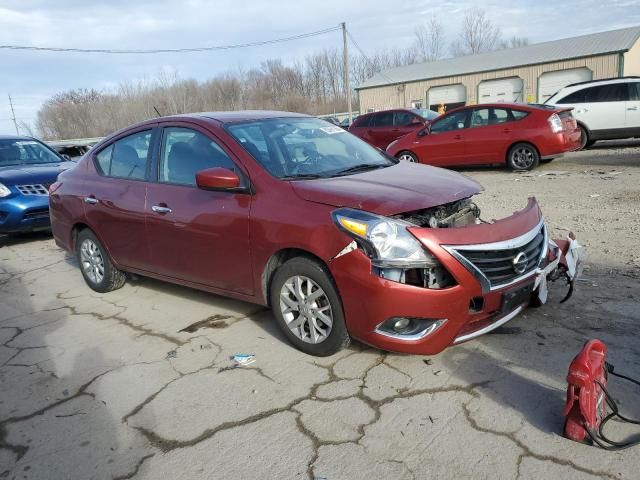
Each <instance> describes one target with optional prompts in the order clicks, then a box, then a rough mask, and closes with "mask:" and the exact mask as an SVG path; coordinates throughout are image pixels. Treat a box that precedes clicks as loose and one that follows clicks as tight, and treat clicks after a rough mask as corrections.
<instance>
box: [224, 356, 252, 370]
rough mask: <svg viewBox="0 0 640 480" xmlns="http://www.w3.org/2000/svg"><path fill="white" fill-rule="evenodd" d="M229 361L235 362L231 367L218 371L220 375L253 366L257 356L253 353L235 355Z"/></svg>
mask: <svg viewBox="0 0 640 480" xmlns="http://www.w3.org/2000/svg"><path fill="white" fill-rule="evenodd" d="M229 360H231V361H232V362H233V363H232V365H229V366H228V367H222V368H221V369H219V370H218V373H220V372H226V371H227V370H233V369H236V368H240V367H246V366H247V365H251V364H252V363H254V362H255V361H256V356H255V355H254V354H253V353H236V354H235V355H231V356H230V357H229Z"/></svg>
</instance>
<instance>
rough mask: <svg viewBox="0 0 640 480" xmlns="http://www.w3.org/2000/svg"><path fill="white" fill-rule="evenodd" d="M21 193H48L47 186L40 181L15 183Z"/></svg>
mask: <svg viewBox="0 0 640 480" xmlns="http://www.w3.org/2000/svg"><path fill="white" fill-rule="evenodd" d="M16 188H17V189H18V191H19V192H20V193H21V194H22V195H49V186H48V185H45V184H42V183H34V184H30V185H16Z"/></svg>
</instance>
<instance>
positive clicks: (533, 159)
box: [507, 142, 540, 170]
mask: <svg viewBox="0 0 640 480" xmlns="http://www.w3.org/2000/svg"><path fill="white" fill-rule="evenodd" d="M538 163H540V154H539V153H538V150H536V148H535V147H534V146H533V145H531V144H530V143H524V142H522V143H516V144H515V145H514V146H513V147H511V148H510V149H509V153H508V154H507V165H508V166H509V168H510V169H511V170H532V169H534V168H536V167H537V166H538Z"/></svg>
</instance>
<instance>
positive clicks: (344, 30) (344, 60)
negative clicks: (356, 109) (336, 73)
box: [340, 22, 353, 125]
mask: <svg viewBox="0 0 640 480" xmlns="http://www.w3.org/2000/svg"><path fill="white" fill-rule="evenodd" d="M340 25H341V26H342V63H343V67H342V69H343V70H344V89H345V90H346V92H345V93H346V94H347V105H348V106H349V125H351V122H352V121H353V112H352V111H351V84H350V83H349V48H348V46H347V24H346V23H345V22H342V23H341V24H340Z"/></svg>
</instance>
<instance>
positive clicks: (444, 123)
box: [430, 110, 467, 133]
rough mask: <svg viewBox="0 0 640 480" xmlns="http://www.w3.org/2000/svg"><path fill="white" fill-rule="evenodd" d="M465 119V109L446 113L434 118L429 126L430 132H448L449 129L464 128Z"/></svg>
mask: <svg viewBox="0 0 640 480" xmlns="http://www.w3.org/2000/svg"><path fill="white" fill-rule="evenodd" d="M466 120H467V111H466V110H462V111H460V112H455V113H452V114H451V115H446V116H445V117H443V118H441V119H439V120H436V121H435V122H433V125H432V126H431V130H430V131H431V133H441V132H448V131H451V130H459V129H461V128H465V122H466Z"/></svg>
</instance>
